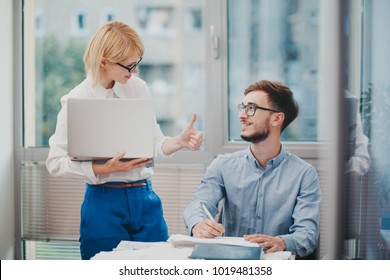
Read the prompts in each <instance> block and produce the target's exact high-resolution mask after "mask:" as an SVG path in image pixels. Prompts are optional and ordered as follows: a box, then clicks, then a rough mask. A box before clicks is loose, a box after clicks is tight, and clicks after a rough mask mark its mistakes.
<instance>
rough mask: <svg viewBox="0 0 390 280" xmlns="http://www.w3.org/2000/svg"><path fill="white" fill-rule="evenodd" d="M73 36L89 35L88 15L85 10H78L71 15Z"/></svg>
mask: <svg viewBox="0 0 390 280" xmlns="http://www.w3.org/2000/svg"><path fill="white" fill-rule="evenodd" d="M70 27H71V34H72V35H73V36H75V37H80V36H85V35H86V34H87V14H86V12H85V11H84V10H76V11H74V12H73V13H72V15H71V25H70Z"/></svg>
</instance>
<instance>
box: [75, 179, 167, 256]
mask: <svg viewBox="0 0 390 280" xmlns="http://www.w3.org/2000/svg"><path fill="white" fill-rule="evenodd" d="M167 239H168V227H167V224H166V222H165V219H164V216H163V210H162V204H161V200H160V198H159V197H158V195H157V194H156V193H155V192H154V191H153V189H152V184H151V182H150V181H147V186H139V187H131V188H110V187H103V186H96V185H89V184H87V186H86V192H85V196H84V201H83V204H82V206H81V220H80V252H81V258H82V259H83V260H88V259H90V258H92V257H93V256H94V255H95V254H96V253H99V252H100V251H111V250H112V249H114V248H115V247H116V246H117V245H118V244H119V242H120V241H121V240H131V241H143V242H157V241H166V240H167Z"/></svg>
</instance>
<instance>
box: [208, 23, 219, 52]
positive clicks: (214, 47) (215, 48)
mask: <svg viewBox="0 0 390 280" xmlns="http://www.w3.org/2000/svg"><path fill="white" fill-rule="evenodd" d="M210 34H211V53H212V56H213V58H214V59H218V57H219V37H218V36H217V34H216V32H215V27H214V25H210Z"/></svg>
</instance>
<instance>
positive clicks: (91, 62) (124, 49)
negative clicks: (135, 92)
mask: <svg viewBox="0 0 390 280" xmlns="http://www.w3.org/2000/svg"><path fill="white" fill-rule="evenodd" d="M143 54H144V46H143V43H142V41H141V38H140V37H139V36H138V34H137V32H135V30H133V29H132V28H130V27H129V26H128V25H127V24H124V23H122V22H117V21H114V22H109V23H107V24H105V25H103V26H102V27H101V28H100V29H99V30H98V32H97V33H96V34H95V35H94V37H93V38H92V40H91V41H90V42H89V44H88V47H87V49H86V51H85V53H84V64H85V71H86V72H87V73H91V75H92V86H96V85H97V84H99V83H100V82H101V79H102V78H101V68H100V64H101V60H102V58H103V57H105V58H106V59H107V61H109V62H112V63H117V62H120V61H122V60H125V59H127V58H129V57H130V56H140V57H142V56H143Z"/></svg>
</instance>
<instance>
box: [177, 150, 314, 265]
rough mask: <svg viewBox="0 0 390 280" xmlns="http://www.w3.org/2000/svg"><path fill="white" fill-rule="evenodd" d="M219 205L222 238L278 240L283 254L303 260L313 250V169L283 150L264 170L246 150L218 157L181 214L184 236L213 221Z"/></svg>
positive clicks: (249, 151)
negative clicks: (246, 236)
mask: <svg viewBox="0 0 390 280" xmlns="http://www.w3.org/2000/svg"><path fill="white" fill-rule="evenodd" d="M222 199H224V200H223V217H222V224H223V225H224V227H225V235H226V236H243V235H244V234H254V233H261V234H267V235H271V236H280V237H281V238H283V240H284V242H285V243H286V251H291V252H292V253H294V254H296V255H298V256H302V257H303V256H306V255H308V254H310V253H312V252H313V251H314V249H315V248H316V247H317V242H318V236H319V211H320V200H321V191H320V185H319V180H318V174H317V171H316V170H315V168H314V167H313V166H312V165H310V164H309V163H307V162H305V161H303V160H302V159H300V158H298V157H297V156H295V155H293V154H291V153H289V152H287V151H285V150H284V149H283V148H282V149H281V152H280V154H279V155H278V156H277V157H275V158H274V159H272V160H270V161H269V162H268V163H267V167H266V169H263V168H262V167H261V166H260V164H259V163H258V162H257V160H256V159H255V157H254V156H253V154H252V152H251V150H250V148H248V149H246V150H242V151H238V152H235V153H232V154H225V155H219V156H218V157H217V158H216V159H215V160H214V161H213V162H212V163H211V165H210V166H209V167H208V169H207V171H206V174H205V176H204V178H203V179H202V181H201V185H200V187H199V189H198V190H197V191H196V193H195V196H194V199H193V201H192V202H191V203H190V204H189V205H188V207H187V208H186V209H185V212H184V220H185V224H186V227H187V231H188V233H189V234H191V230H192V227H193V226H194V225H195V224H197V223H199V222H200V221H202V220H204V219H205V218H206V214H205V213H204V211H202V208H201V206H200V205H201V202H203V203H204V204H205V205H206V207H207V208H208V209H209V211H210V213H211V214H212V215H213V216H215V215H216V214H217V212H218V208H217V204H218V202H219V201H220V200H222Z"/></svg>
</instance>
